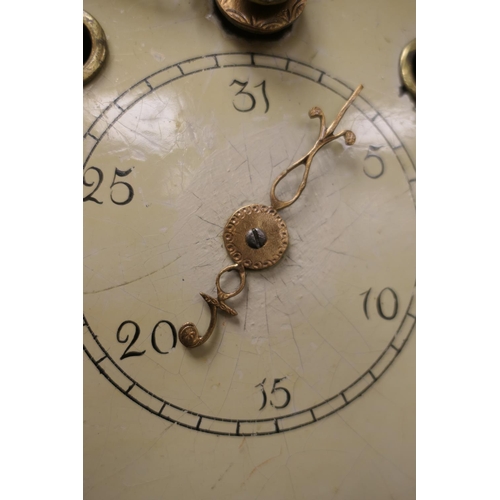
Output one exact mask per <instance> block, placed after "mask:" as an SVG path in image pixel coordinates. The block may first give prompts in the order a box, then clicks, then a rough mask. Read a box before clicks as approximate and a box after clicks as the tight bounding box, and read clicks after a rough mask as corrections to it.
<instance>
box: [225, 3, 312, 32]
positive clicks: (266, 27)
mask: <svg viewBox="0 0 500 500" xmlns="http://www.w3.org/2000/svg"><path fill="white" fill-rule="evenodd" d="M306 1H307V0H286V1H285V2H282V3H278V4H271V5H259V4H258V3H255V2H250V1H248V0H217V5H218V6H219V8H220V10H221V12H222V13H223V14H224V16H225V17H226V18H227V19H228V20H229V21H230V22H231V23H233V24H234V25H236V26H238V28H241V29H244V30H246V31H250V32H252V33H258V34H261V35H263V34H269V33H275V32H276V31H279V30H282V29H283V28H286V27H287V26H290V24H292V23H293V22H294V21H295V20H296V19H297V18H298V17H299V16H300V14H302V11H303V10H304V7H305V6H306Z"/></svg>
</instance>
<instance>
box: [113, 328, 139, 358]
mask: <svg viewBox="0 0 500 500" xmlns="http://www.w3.org/2000/svg"><path fill="white" fill-rule="evenodd" d="M125 325H134V327H135V333H134V337H133V339H132V341H131V342H130V344H129V345H128V346H127V348H126V349H125V351H124V352H123V354H122V355H121V357H120V359H125V358H131V357H132V356H142V355H143V354H144V353H145V352H146V349H144V351H131V352H129V350H130V348H131V347H132V346H133V345H134V344H135V343H136V342H137V339H138V338H139V335H140V333H141V329H140V328H139V325H138V324H137V323H136V322H135V321H124V322H123V323H122V324H121V325H120V326H119V327H118V331H117V332H116V340H118V342H120V344H126V343H127V342H128V335H127V336H126V337H125V338H124V339H123V340H122V339H120V332H121V331H122V328H123V327H124V326H125Z"/></svg>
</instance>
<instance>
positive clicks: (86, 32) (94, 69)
mask: <svg viewBox="0 0 500 500" xmlns="http://www.w3.org/2000/svg"><path fill="white" fill-rule="evenodd" d="M106 53H107V44H106V35H105V34H104V31H103V29H102V28H101V25H100V24H99V23H98V22H97V19H96V18H95V17H93V16H91V15H90V14H89V13H88V12H85V11H83V54H84V55H83V58H84V61H83V84H84V85H85V84H86V83H88V82H90V80H92V78H94V76H95V75H97V73H98V72H99V70H100V69H101V68H102V66H103V64H104V61H105V60H106Z"/></svg>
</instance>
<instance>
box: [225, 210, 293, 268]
mask: <svg viewBox="0 0 500 500" xmlns="http://www.w3.org/2000/svg"><path fill="white" fill-rule="evenodd" d="M254 229H260V231H262V232H263V233H264V234H265V236H266V238H267V239H266V241H265V243H264V244H263V246H262V247H261V248H252V247H251V246H250V245H249V244H248V243H247V234H248V233H249V232H251V231H252V230H254ZM223 238H224V245H225V246H226V250H227V252H228V253H229V256H230V257H231V259H233V261H234V262H236V263H240V262H241V263H242V264H243V266H245V267H246V268H247V269H265V268H266V267H270V266H272V265H274V264H276V263H277V262H278V261H279V260H280V259H281V257H283V254H284V253H285V250H286V248H287V246H288V229H287V227H286V224H285V221H284V220H283V219H282V218H281V217H280V216H279V215H278V212H277V211H276V210H275V209H274V208H272V207H267V206H265V205H248V206H246V207H242V208H240V209H239V210H237V211H236V212H235V213H234V214H233V215H232V216H231V217H230V218H229V220H228V221H227V224H226V227H225V228H224V236H223Z"/></svg>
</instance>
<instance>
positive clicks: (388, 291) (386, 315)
mask: <svg viewBox="0 0 500 500" xmlns="http://www.w3.org/2000/svg"><path fill="white" fill-rule="evenodd" d="M371 291H372V289H371V288H370V289H368V290H367V291H366V292H363V293H361V294H360V296H362V295H364V296H365V298H364V300H363V311H364V313H365V316H366V319H370V317H369V315H368V297H369V296H370V292H371ZM384 298H385V300H384ZM382 301H384V303H385V304H387V303H389V302H392V310H390V311H388V310H387V309H391V308H390V307H388V306H387V305H385V306H382ZM398 308H399V302H398V296H397V294H396V292H395V291H394V290H393V289H392V288H389V287H386V288H384V289H383V290H382V291H381V292H380V293H379V294H378V297H377V313H378V315H379V316H380V317H381V318H383V319H387V320H391V319H394V318H395V317H396V316H397V314H398Z"/></svg>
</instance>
